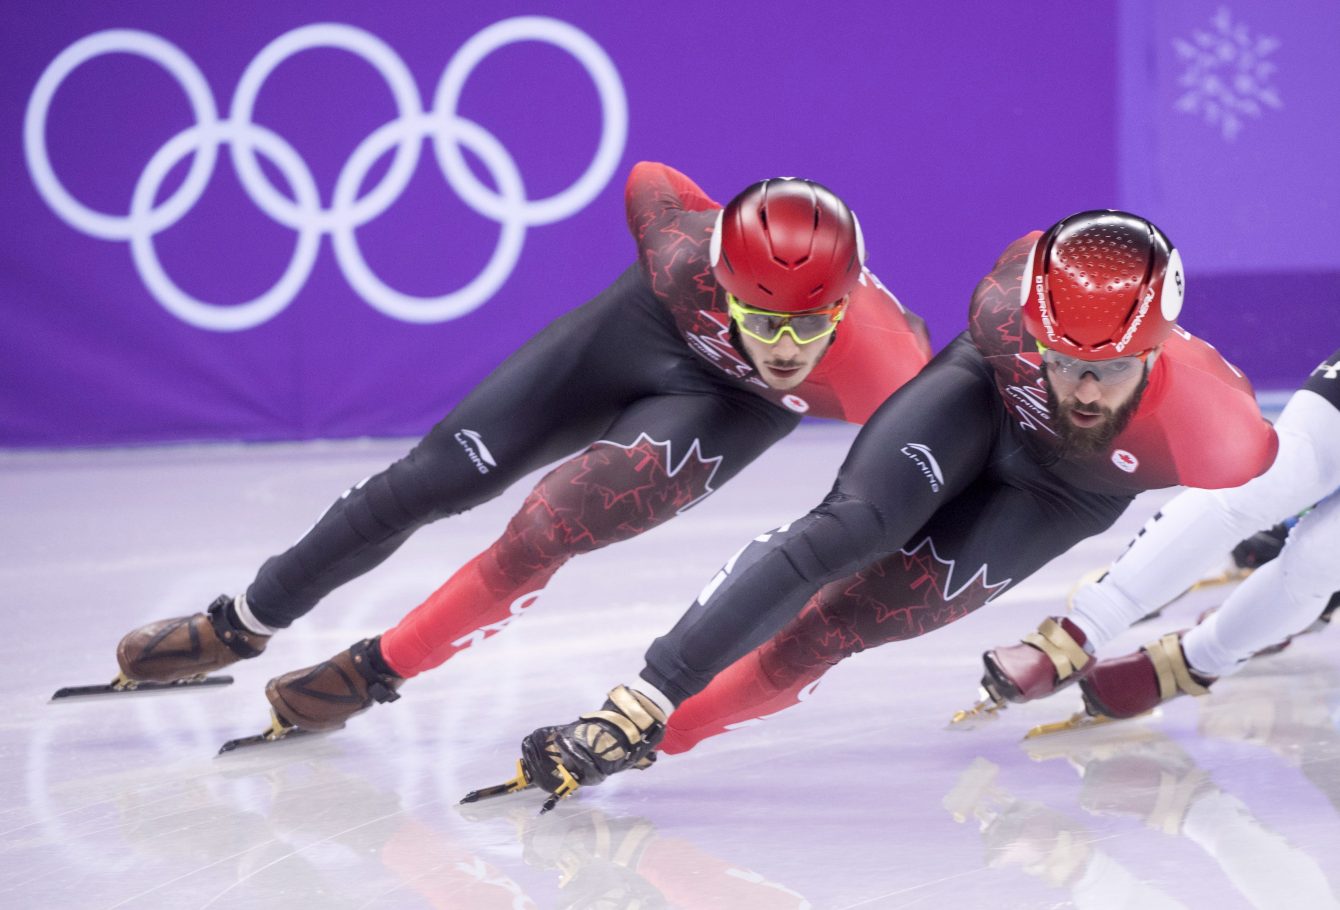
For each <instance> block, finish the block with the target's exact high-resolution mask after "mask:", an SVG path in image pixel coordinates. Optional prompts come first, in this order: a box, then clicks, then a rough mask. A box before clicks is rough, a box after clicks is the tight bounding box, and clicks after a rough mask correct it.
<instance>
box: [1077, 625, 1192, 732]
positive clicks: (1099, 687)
mask: <svg viewBox="0 0 1340 910" xmlns="http://www.w3.org/2000/svg"><path fill="white" fill-rule="evenodd" d="M1213 683H1214V679H1213V678H1212V677H1207V676H1202V675H1200V674H1198V673H1196V672H1195V671H1194V670H1192V669H1191V667H1190V666H1189V665H1188V664H1187V662H1186V655H1185V654H1183V653H1182V633H1181V632H1170V633H1169V634H1167V635H1165V636H1163V637H1162V638H1160V639H1159V640H1158V641H1155V642H1151V643H1150V644H1147V645H1145V646H1143V647H1142V648H1141V649H1140V650H1139V651H1136V652H1135V653H1134V654H1127V655H1126V656H1125V657H1114V658H1112V659H1110V660H1103V661H1099V662H1098V664H1097V665H1096V666H1094V668H1093V670H1092V671H1091V672H1090V673H1089V674H1088V675H1087V676H1086V677H1085V678H1084V679H1082V680H1080V684H1079V687H1080V691H1081V692H1083V694H1084V707H1085V710H1087V711H1088V712H1089V713H1090V714H1091V715H1093V716H1095V717H1099V716H1103V717H1114V718H1118V719H1121V718H1127V717H1136V716H1137V715H1140V714H1144V713H1145V712H1146V711H1151V710H1153V709H1154V707H1155V706H1157V705H1158V704H1159V703H1160V702H1165V701H1167V700H1168V699H1170V698H1175V697H1177V696H1178V695H1181V694H1183V693H1185V694H1187V695H1204V694H1206V693H1207V692H1209V691H1210V686H1211V685H1212V684H1213Z"/></svg>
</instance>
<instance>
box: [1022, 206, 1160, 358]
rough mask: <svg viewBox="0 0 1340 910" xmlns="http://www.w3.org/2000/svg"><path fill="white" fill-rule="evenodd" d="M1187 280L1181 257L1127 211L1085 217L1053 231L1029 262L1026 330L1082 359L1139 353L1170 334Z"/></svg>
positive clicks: (1024, 289)
mask: <svg viewBox="0 0 1340 910" xmlns="http://www.w3.org/2000/svg"><path fill="white" fill-rule="evenodd" d="M1185 288H1186V280H1185V278H1184V277H1183V275H1182V257H1181V254H1179V253H1178V252H1177V250H1176V249H1174V248H1173V245H1172V241H1171V240H1169V239H1168V237H1167V235H1166V234H1164V233H1163V232H1162V231H1160V230H1159V229H1158V228H1157V227H1155V226H1154V225H1153V224H1151V223H1150V222H1148V221H1146V220H1145V219H1143V218H1141V217H1139V216H1137V215H1131V214H1129V213H1127V212H1115V211H1111V210H1101V211H1094V212H1081V213H1079V214H1078V215H1071V216H1070V217H1069V218H1066V219H1064V220H1063V221H1060V222H1058V223H1057V224H1055V225H1053V226H1052V228H1051V229H1050V230H1048V231H1047V233H1045V234H1043V235H1042V237H1041V239H1039V240H1038V242H1037V245H1036V246H1034V247H1033V252H1032V255H1031V256H1030V257H1029V259H1028V261H1027V262H1026V263H1025V267H1024V277H1023V285H1022V287H1021V288H1020V294H1021V295H1022V298H1023V307H1024V327H1025V328H1026V329H1028V332H1029V334H1030V335H1032V336H1033V337H1034V338H1036V339H1037V340H1038V341H1039V342H1041V343H1042V344H1043V345H1045V346H1046V347H1048V348H1051V349H1052V350H1055V351H1058V352H1060V353H1062V354H1066V355H1068V356H1071V357H1078V358H1080V359H1081V360H1104V359H1106V358H1108V357H1121V356H1125V355H1130V354H1140V353H1143V352H1145V351H1148V350H1150V349H1151V348H1154V347H1156V346H1157V345H1159V344H1161V343H1162V342H1163V340H1164V339H1166V338H1167V337H1168V335H1169V334H1171V332H1172V329H1173V325H1174V324H1175V322H1176V320H1177V314H1178V313H1179V312H1181V310H1182V297H1183V294H1184V292H1185Z"/></svg>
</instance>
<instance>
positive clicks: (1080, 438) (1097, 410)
mask: <svg viewBox="0 0 1340 910" xmlns="http://www.w3.org/2000/svg"><path fill="white" fill-rule="evenodd" d="M1148 383H1149V367H1148V366H1146V367H1145V369H1144V373H1143V375H1141V377H1140V385H1139V386H1137V387H1136V389H1135V391H1134V392H1133V393H1132V394H1131V397H1130V398H1128V399H1126V401H1125V402H1124V403H1123V404H1122V405H1121V406H1120V407H1118V408H1116V409H1112V408H1105V407H1103V406H1102V405H1081V404H1080V403H1079V402H1078V401H1077V400H1076V399H1075V398H1074V396H1071V397H1070V398H1067V399H1066V400H1065V401H1058V400H1057V398H1056V392H1055V391H1054V390H1053V389H1052V386H1051V383H1050V382H1049V383H1047V384H1046V385H1047V407H1048V408H1050V409H1051V413H1052V414H1053V415H1054V417H1055V420H1056V435H1057V436H1058V437H1060V439H1061V451H1060V457H1062V458H1066V457H1068V456H1085V455H1096V454H1098V453H1100V452H1105V451H1107V450H1108V449H1109V448H1111V446H1112V442H1113V441H1114V440H1115V439H1116V438H1117V437H1118V436H1120V435H1121V431H1122V430H1124V429H1126V426H1127V424H1129V423H1130V422H1131V418H1132V417H1134V416H1135V409H1136V408H1138V407H1139V406H1140V399H1141V398H1143V397H1144V394H1145V386H1146V385H1147V384H1148ZM1072 408H1073V409H1075V410H1077V411H1079V412H1080V413H1082V414H1101V415H1102V417H1103V419H1102V421H1101V422H1099V423H1097V424H1095V425H1093V426H1091V427H1081V426H1078V425H1076V424H1075V422H1074V421H1072V420H1071V419H1070V418H1069V417H1068V416H1067V412H1069V411H1070V409H1072Z"/></svg>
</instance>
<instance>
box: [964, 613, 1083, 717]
mask: <svg viewBox="0 0 1340 910" xmlns="http://www.w3.org/2000/svg"><path fill="white" fill-rule="evenodd" d="M1087 644H1088V639H1087V638H1086V637H1085V635H1084V633H1083V632H1082V631H1080V628H1079V626H1077V625H1075V624H1074V623H1072V622H1071V621H1070V620H1069V619H1063V618H1056V617H1050V618H1048V619H1044V620H1043V621H1042V624H1041V625H1040V626H1038V629H1037V631H1036V632H1029V633H1028V634H1027V635H1025V636H1024V637H1023V640H1022V641H1020V642H1019V644H1017V645H1010V646H1009V647H1005V648H994V649H992V650H990V651H987V652H986V653H985V654H983V655H982V664H983V666H984V668H985V672H984V673H983V674H982V688H981V698H980V699H979V700H978V702H977V703H976V704H975V705H973V706H972V707H971V708H968V709H967V710H965V711H959V712H957V713H955V714H954V716H953V717H952V718H950V721H949V725H950V727H951V728H955V727H958V728H962V727H966V726H971V725H972V722H974V721H976V720H980V719H983V718H990V717H994V716H995V715H997V714H998V713H999V712H1000V711H1001V710H1003V709H1004V708H1005V707H1006V706H1007V705H1008V704H1009V703H1010V702H1015V703H1020V702H1026V701H1032V700H1034V699H1036V698H1044V697H1046V696H1048V695H1051V694H1052V693H1053V692H1055V691H1056V690H1057V689H1061V688H1064V687H1065V686H1068V685H1070V684H1071V683H1073V682H1075V681H1076V680H1078V679H1080V678H1081V677H1083V676H1084V674H1086V673H1087V672H1088V671H1089V669H1090V668H1091V667H1092V666H1093V655H1091V654H1090V653H1089V652H1088V651H1087V650H1085V645H1087Z"/></svg>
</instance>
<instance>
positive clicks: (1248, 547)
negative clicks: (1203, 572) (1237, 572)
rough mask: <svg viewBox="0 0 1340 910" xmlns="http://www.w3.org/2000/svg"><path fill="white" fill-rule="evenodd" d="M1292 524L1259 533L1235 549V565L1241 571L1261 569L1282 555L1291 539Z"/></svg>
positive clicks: (1284, 524)
mask: <svg viewBox="0 0 1340 910" xmlns="http://www.w3.org/2000/svg"><path fill="white" fill-rule="evenodd" d="M1291 524H1292V523H1291V522H1280V523H1279V524H1277V525H1275V526H1274V527H1273V528H1267V529H1266V530H1264V531H1257V532H1256V533H1255V534H1253V535H1252V536H1251V537H1248V538H1246V539H1245V540H1242V541H1240V542H1239V543H1238V545H1237V546H1235V547H1234V548H1233V565H1235V566H1237V567H1238V568H1239V569H1248V570H1250V569H1259V568H1261V567H1262V566H1263V565H1265V564H1266V563H1268V562H1270V561H1271V560H1272V559H1274V558H1276V557H1277V556H1279V555H1280V551H1281V550H1283V549H1284V542H1285V541H1286V540H1288V539H1289V529H1290V525H1291Z"/></svg>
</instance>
